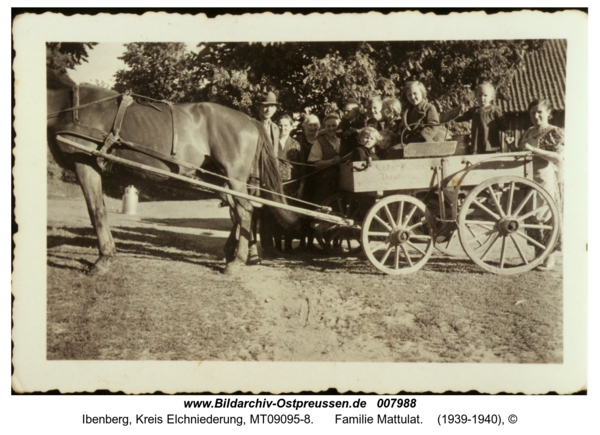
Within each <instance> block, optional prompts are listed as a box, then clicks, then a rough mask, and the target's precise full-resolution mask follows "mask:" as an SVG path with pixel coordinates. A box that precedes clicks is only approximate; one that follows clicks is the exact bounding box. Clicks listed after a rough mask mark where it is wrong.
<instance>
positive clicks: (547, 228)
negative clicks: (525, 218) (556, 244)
mask: <svg viewBox="0 0 600 435" xmlns="http://www.w3.org/2000/svg"><path fill="white" fill-rule="evenodd" d="M519 227H521V228H537V229H540V230H553V229H554V227H553V226H552V225H543V224H522V225H519Z"/></svg>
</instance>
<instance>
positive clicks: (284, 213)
mask: <svg viewBox="0 0 600 435" xmlns="http://www.w3.org/2000/svg"><path fill="white" fill-rule="evenodd" d="M252 122H254V124H255V125H256V128H257V129H258V134H259V137H258V147H257V153H258V165H259V170H260V180H261V186H262V187H264V189H266V190H262V191H261V192H262V193H261V196H262V197H263V198H266V199H270V200H271V201H276V202H279V203H281V204H286V203H287V202H286V200H285V198H284V197H283V196H281V195H278V193H279V194H282V193H283V187H282V184H281V176H280V174H279V168H278V167H277V157H276V156H275V150H274V149H273V148H274V147H273V143H272V142H271V139H270V137H269V135H268V134H267V131H266V129H265V127H264V126H263V125H262V124H261V123H260V122H258V121H256V120H255V119H253V120H252ZM269 208H270V209H271V212H272V213H273V215H274V216H275V218H276V219H277V221H278V222H279V223H280V224H281V226H283V227H284V228H286V229H298V228H299V226H300V216H299V215H298V214H297V213H294V212H292V211H289V210H285V209H283V208H281V207H269Z"/></svg>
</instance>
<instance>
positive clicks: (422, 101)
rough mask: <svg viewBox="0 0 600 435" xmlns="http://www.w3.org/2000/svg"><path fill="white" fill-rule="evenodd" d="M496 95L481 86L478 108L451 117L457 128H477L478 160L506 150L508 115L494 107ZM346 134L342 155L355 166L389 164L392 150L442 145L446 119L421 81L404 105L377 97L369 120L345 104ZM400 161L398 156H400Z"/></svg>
mask: <svg viewBox="0 0 600 435" xmlns="http://www.w3.org/2000/svg"><path fill="white" fill-rule="evenodd" d="M495 94H496V92H495V89H494V87H493V85H492V84H491V83H489V82H485V83H482V84H480V85H479V86H477V89H476V101H477V105H476V106H474V107H472V108H470V109H469V110H465V107H464V106H462V105H461V106H460V107H457V108H456V109H454V110H453V111H451V113H450V119H452V118H454V121H456V122H468V121H470V122H471V123H472V126H471V147H472V153H473V154H484V153H494V152H498V151H500V150H501V146H500V130H501V129H503V128H504V120H503V117H502V112H501V111H500V109H499V108H498V106H496V105H495V104H494V99H495ZM343 113H344V115H343V117H342V119H341V120H340V123H339V129H340V130H341V134H340V138H341V142H342V143H341V153H342V155H345V154H344V153H352V157H351V158H352V160H355V161H356V160H367V159H372V160H379V159H385V158H386V155H387V150H388V149H389V148H390V147H398V145H399V146H400V148H401V147H402V146H403V145H405V144H408V143H416V142H442V141H444V140H446V134H447V132H446V130H445V129H444V128H443V127H441V126H440V115H439V113H438V111H437V109H436V107H435V105H433V104H432V103H430V102H429V101H428V100H427V89H426V88H425V86H424V85H423V83H421V82H418V81H413V82H408V83H407V84H406V86H405V87H404V89H403V91H402V93H401V96H400V99H397V98H385V99H383V100H382V99H381V97H373V98H370V99H369V100H368V104H367V117H366V119H365V117H363V116H361V114H360V112H359V106H358V103H357V102H356V100H354V99H350V100H348V101H346V103H345V104H344V110H343ZM394 155H398V153H394Z"/></svg>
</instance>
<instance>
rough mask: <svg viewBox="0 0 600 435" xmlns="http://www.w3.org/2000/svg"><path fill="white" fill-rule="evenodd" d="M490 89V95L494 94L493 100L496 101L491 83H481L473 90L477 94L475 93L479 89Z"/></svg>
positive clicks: (494, 90)
mask: <svg viewBox="0 0 600 435" xmlns="http://www.w3.org/2000/svg"><path fill="white" fill-rule="evenodd" d="M486 88H487V89H490V90H491V91H492V93H493V94H494V96H493V99H494V100H495V99H496V88H495V87H494V85H493V84H492V82H481V83H479V84H478V85H477V87H476V88H475V93H477V91H479V90H480V89H486Z"/></svg>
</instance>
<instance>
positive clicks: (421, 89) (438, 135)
mask: <svg viewBox="0 0 600 435" xmlns="http://www.w3.org/2000/svg"><path fill="white" fill-rule="evenodd" d="M400 98H401V100H402V107H403V111H402V123H403V127H404V128H405V129H406V132H405V133H404V137H403V143H404V144H408V143H415V142H441V141H443V140H444V137H445V132H444V131H443V129H441V128H439V126H438V124H439V123H440V116H439V114H438V111H437V109H436V108H435V106H434V105H433V104H431V103H430V102H429V101H427V89H425V85H423V83H421V82H417V81H413V82H408V83H407V84H406V86H404V89H403V91H402V95H401V97H400Z"/></svg>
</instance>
